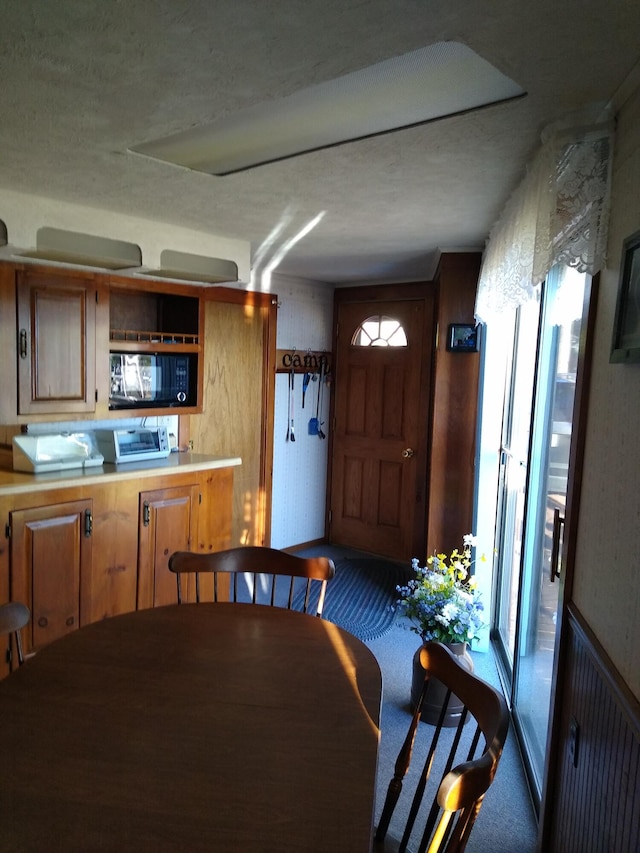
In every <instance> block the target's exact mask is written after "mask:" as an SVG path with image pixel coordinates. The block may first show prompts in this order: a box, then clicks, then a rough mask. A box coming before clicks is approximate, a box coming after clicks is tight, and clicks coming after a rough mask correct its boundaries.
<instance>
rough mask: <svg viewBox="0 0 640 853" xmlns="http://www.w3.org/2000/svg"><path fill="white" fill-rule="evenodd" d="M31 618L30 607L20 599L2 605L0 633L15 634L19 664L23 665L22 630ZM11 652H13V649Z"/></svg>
mask: <svg viewBox="0 0 640 853" xmlns="http://www.w3.org/2000/svg"><path fill="white" fill-rule="evenodd" d="M30 618H31V613H30V612H29V608H28V607H27V605H26V604H22V602H20V601H8V602H7V603H6V604H1V605H0V634H11V635H12V636H13V639H14V641H15V649H16V655H17V658H18V666H22V664H23V663H24V655H23V652H22V636H21V631H22V629H23V628H24V627H25V625H28V624H29V619H30ZM11 652H12V653H13V649H11Z"/></svg>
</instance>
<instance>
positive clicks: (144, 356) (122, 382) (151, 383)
mask: <svg viewBox="0 0 640 853" xmlns="http://www.w3.org/2000/svg"><path fill="white" fill-rule="evenodd" d="M110 360H111V370H110V390H109V408H110V409H140V408H165V407H166V408H174V407H176V408H179V407H183V406H195V405H196V369H195V355H193V354H190V353H180V354H178V353H176V354H173V353H148V352H144V353H132V352H112V353H111V357H110Z"/></svg>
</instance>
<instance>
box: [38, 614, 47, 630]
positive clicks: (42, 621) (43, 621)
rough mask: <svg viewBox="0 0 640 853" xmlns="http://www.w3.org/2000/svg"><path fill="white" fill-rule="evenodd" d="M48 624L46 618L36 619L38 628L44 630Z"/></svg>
mask: <svg viewBox="0 0 640 853" xmlns="http://www.w3.org/2000/svg"><path fill="white" fill-rule="evenodd" d="M48 624H49V622H48V620H47V617H46V616H41V617H40V618H39V619H38V625H39V626H40V628H46V627H47V625H48Z"/></svg>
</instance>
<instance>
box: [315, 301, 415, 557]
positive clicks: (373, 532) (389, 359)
mask: <svg viewBox="0 0 640 853" xmlns="http://www.w3.org/2000/svg"><path fill="white" fill-rule="evenodd" d="M427 310H428V309H427V306H426V303H425V300H422V299H408V300H399V301H385V302H359V303H348V304H342V305H340V306H339V314H338V338H337V351H336V379H335V386H336V391H335V412H336V418H335V426H334V434H333V455H332V477H331V540H332V541H333V542H335V543H338V544H341V545H346V546H348V547H352V548H357V549H360V550H364V551H369V552H372V553H376V554H381V555H385V556H389V557H392V558H395V559H399V560H407V559H410V558H411V556H412V554H413V553H414V552H415V549H416V541H418V542H419V541H420V540H421V538H422V541H423V539H424V528H425V524H426V521H425V519H417V518H416V504H417V501H418V495H420V496H421V498H423V497H424V476H425V474H424V472H425V471H426V456H427V433H428V427H427V424H428V416H427V412H426V405H424V409H425V410H424V411H421V403H422V404H424V400H425V395H424V393H423V383H424V380H425V374H424V373H423V369H427V367H428V364H427V365H424V359H423V355H424V349H425V346H426V347H427V348H430V343H431V339H430V337H429V335H428V334H425V319H426V318H425V314H426V312H427ZM376 315H384V316H388V317H392V318H394V319H395V320H398V321H399V322H400V323H401V325H402V327H403V329H404V330H405V333H406V338H407V346H400V347H395V346H380V345H374V346H357V345H354V344H353V343H352V341H353V337H354V334H355V332H356V330H357V329H358V327H359V326H360V324H361V323H362V322H363V321H364V320H366V319H367V318H369V317H372V316H376ZM428 319H429V322H430V321H431V315H430V316H429V318H428ZM425 342H426V344H425ZM427 351H430V349H428V350H427ZM427 362H428V363H429V359H427ZM416 529H419V530H420V529H421V531H422V532H421V533H419V534H418V536H416Z"/></svg>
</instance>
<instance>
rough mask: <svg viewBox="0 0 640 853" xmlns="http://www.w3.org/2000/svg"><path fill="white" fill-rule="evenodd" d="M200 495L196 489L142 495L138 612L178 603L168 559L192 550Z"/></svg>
mask: <svg viewBox="0 0 640 853" xmlns="http://www.w3.org/2000/svg"><path fill="white" fill-rule="evenodd" d="M199 495H200V492H199V489H198V486H197V485H194V486H175V487H174V488H171V489H158V490H155V491H151V492H141V493H140V519H139V525H140V526H139V533H138V609H142V608H145V607H160V606H162V605H163V604H175V603H176V602H177V600H178V595H177V585H176V576H175V575H174V574H172V573H171V572H170V571H169V557H170V556H171V554H173V552H174V551H190V550H191V547H192V542H193V540H194V534H195V516H196V514H197V509H198V502H199Z"/></svg>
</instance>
